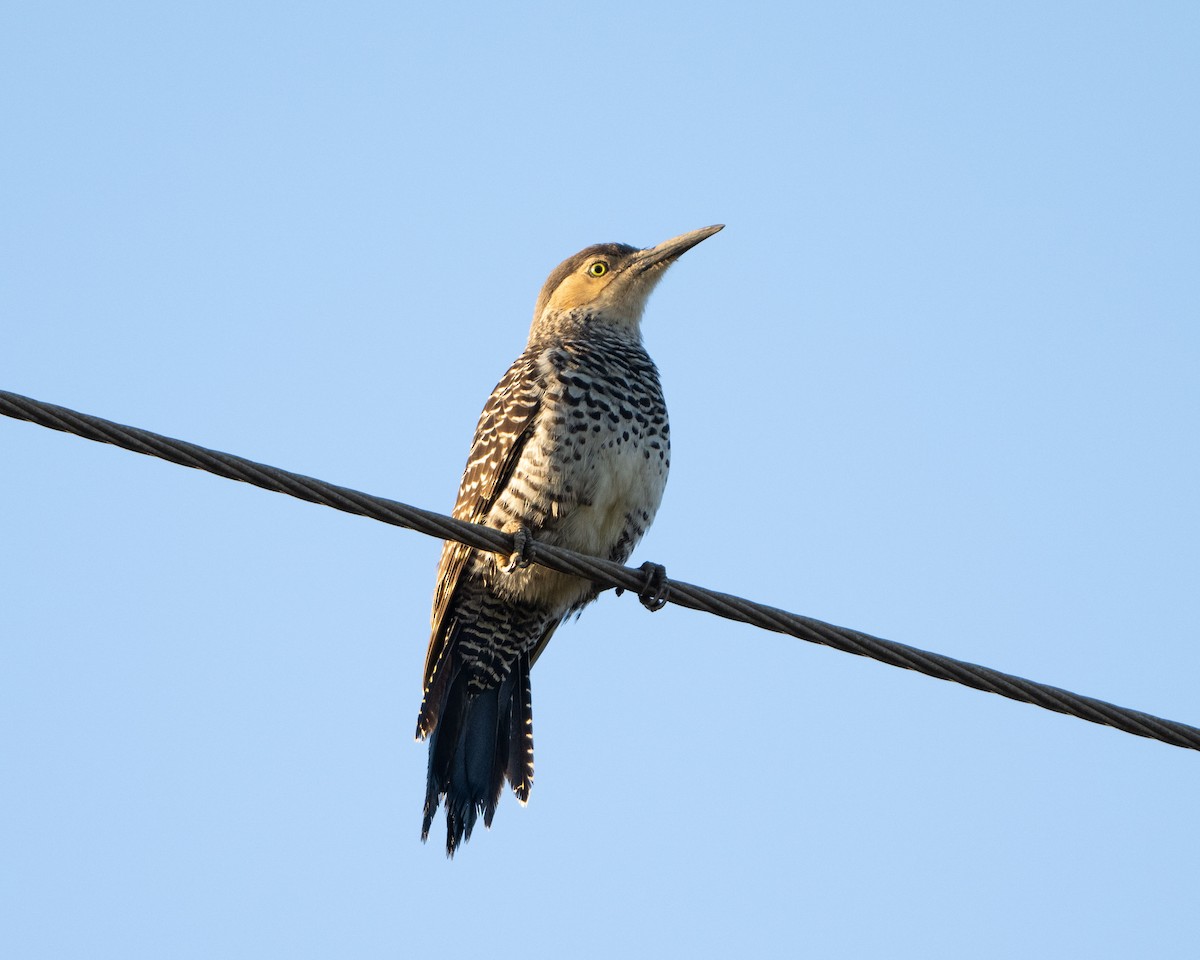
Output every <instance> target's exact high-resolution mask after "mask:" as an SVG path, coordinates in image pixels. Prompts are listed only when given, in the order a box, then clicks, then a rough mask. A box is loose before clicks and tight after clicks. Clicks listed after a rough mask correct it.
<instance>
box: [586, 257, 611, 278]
mask: <svg viewBox="0 0 1200 960" xmlns="http://www.w3.org/2000/svg"><path fill="white" fill-rule="evenodd" d="M606 273H608V264H607V263H605V262H604V261H603V260H597V261H596V262H595V263H593V264H592V265H591V266H590V267H588V276H589V277H602V276H604V275H605V274H606Z"/></svg>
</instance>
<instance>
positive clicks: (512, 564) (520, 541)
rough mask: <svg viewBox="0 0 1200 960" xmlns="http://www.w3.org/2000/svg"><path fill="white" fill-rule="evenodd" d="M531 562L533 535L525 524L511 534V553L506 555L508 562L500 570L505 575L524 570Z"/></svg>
mask: <svg viewBox="0 0 1200 960" xmlns="http://www.w3.org/2000/svg"><path fill="white" fill-rule="evenodd" d="M532 562H533V534H532V533H530V532H529V528H528V527H527V526H525V524H521V526H520V527H518V528H517V530H516V532H514V533H513V552H512V553H510V554H509V555H508V562H507V563H505V564H504V566H503V567H501V568H500V569H501V570H503V571H504V572H505V573H514V572H515V571H517V570H524V569H525V568H526V567H527V566H529V564H530V563H532Z"/></svg>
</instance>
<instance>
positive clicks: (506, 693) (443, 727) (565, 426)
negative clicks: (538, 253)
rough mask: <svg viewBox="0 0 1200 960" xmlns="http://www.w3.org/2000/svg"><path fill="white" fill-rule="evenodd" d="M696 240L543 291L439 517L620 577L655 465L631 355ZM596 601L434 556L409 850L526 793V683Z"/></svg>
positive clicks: (663, 438)
mask: <svg viewBox="0 0 1200 960" xmlns="http://www.w3.org/2000/svg"><path fill="white" fill-rule="evenodd" d="M720 229H721V227H720V226H714V227H705V228H704V229H702V230H695V231H693V232H691V233H685V234H683V235H682V236H678V237H675V238H673V239H671V240H667V241H666V242H664V243H661V244H659V245H658V246H656V247H651V248H649V249H646V250H639V249H637V248H635V247H631V246H628V245H626V244H617V243H605V244H598V245H596V246H592V247H588V248H587V249H585V250H582V251H580V252H579V253H577V254H575V256H573V257H570V258H569V259H567V260H565V261H563V262H562V263H561V264H560V265H559V266H558V267H557V269H555V270H554V272H553V273H551V274H550V277H549V278H548V279H547V280H546V284H545V286H544V287H543V288H542V291H541V294H540V296H539V297H538V301H537V306H536V307H535V308H534V314H533V325H532V327H531V329H530V333H529V342H528V345H527V346H526V348H525V352H524V353H522V354H521V356H519V357H518V358H517V360H516V361H515V362H514V363H513V365H512V366H511V367H510V368H509V370H508V373H506V374H505V375H504V377H503V378H502V379H501V380H500V382H499V383H498V384H497V385H496V389H495V390H494V391H493V392H492V395H491V397H490V398H489V399H488V401H487V403H486V405H485V406H484V408H483V413H482V414H481V416H480V418H479V425H478V427H477V428H476V430H475V440H474V442H473V444H472V446H471V453H470V456H469V457H468V459H467V466H466V470H465V471H464V473H463V478H462V485H461V487H460V488H459V492H458V501H457V503H456V504H455V506H454V516H455V517H458V518H459V519H461V520H470V521H472V522H474V523H483V524H487V525H488V526H491V527H495V528H497V529H500V530H504V531H505V532H508V533H516V532H518V531H523V532H525V533H527V534H528V535H529V536H531V537H533V538H534V539H537V540H542V541H545V542H547V543H552V544H556V545H559V546H563V547H568V548H570V549H572V550H577V551H579V552H582V553H587V554H591V555H592V556H599V557H605V558H607V559H610V560H614V561H617V562H621V563H623V562H624V561H625V560H627V559H628V558H629V554H630V553H631V552H632V550H633V548H634V546H635V545H636V544H637V542H638V541H639V540H640V539H641V537H642V535H643V534H644V533H645V532H646V529H647V528H648V527H649V525H650V522H651V521H652V520H653V519H654V514H655V512H656V511H657V510H658V505H659V501H660V500H661V499H662V493H663V488H664V486H665V484H666V480H667V469H668V467H669V465H670V434H669V428H668V424H667V409H666V405H665V403H664V402H663V396H662V390H661V388H660V386H659V380H658V371H657V370H656V369H655V366H654V363H653V362H652V361H651V359H650V357H649V356H648V355H647V354H646V351H645V349H644V348H643V347H642V336H641V318H642V311H643V309H644V307H645V304H646V300H647V298H648V297H649V295H650V292H651V291H652V290H653V289H654V287H655V285H656V284H657V283H658V281H659V279H660V278H661V277H662V275H663V273H664V271H665V270H666V269H667V267H668V266H670V264H672V263H673V262H674V261H675V260H676V259H678V258H679V257H680V256H681V255H682V254H683V253H684V252H686V251H687V250H689V249H691V248H692V247H694V246H695V245H696V244H698V243H699V242H700V241H702V240H704V239H705V238H707V237H710V236H712V235H713V234H714V233H716V232H717V231H718V230H720ZM597 592H598V591H597V589H596V587H595V586H594V585H593V584H591V583H589V582H587V581H585V580H581V579H579V578H577V577H572V576H569V575H566V574H561V573H557V572H555V571H552V570H548V569H547V568H545V567H541V566H538V565H536V564H527V563H523V562H522V560H521V558H520V557H517V556H514V557H513V558H510V559H509V560H508V562H505V560H504V559H503V558H499V557H496V556H495V555H494V554H490V553H486V552H481V551H478V550H474V549H472V548H470V547H466V546H464V545H462V544H457V543H453V542H447V544H446V545H445V548H444V549H443V551H442V559H441V564H440V566H439V569H438V583H437V589H436V592H435V594H434V599H433V616H432V621H433V624H432V626H433V630H432V636H431V637H430V641H429V652H428V654H427V656H426V660H425V674H424V700H423V702H422V704H421V713H420V717H419V718H418V720H417V737H418V738H419V739H425V738H428V739H429V775H428V783H427V787H426V794H425V818H424V823H423V825H422V830H421V837H422V839H425V838H427V837H428V835H429V828H430V826H431V824H432V821H433V818H434V815H435V814H436V813H437V809H438V806H439V805H443V804H444V807H445V811H446V850H447V853H449V854H451V855H453V853H454V851H455V849H456V848H457V847H458V845H459V844H460V843H461V842H462V841H463V840H465V839H469V838H470V836H471V830H472V828H473V827H474V825H475V821H476V819H477V817H478V815H479V814H480V813H482V814H483V820H484V823H485V824H486V825H488V826H490V825H491V822H492V816H493V815H494V813H495V810H496V804H497V803H498V802H499V799H500V794H501V791H502V789H503V786H504V781H505V780H506V779H507V780H508V782H509V783H510V784H511V785H512V788H513V791H514V792H515V793H516V795H517V798H518V799H519V800H520V801H521V802H522V803H524V802H525V801H526V800H527V799H528V797H529V790H530V787H531V786H532V784H533V719H532V708H531V702H530V686H529V671H530V668H531V667H532V666H533V664H534V661H536V660H537V658H538V655H539V654H540V653H541V652H542V650H543V648H544V647H545V646H546V643H547V642H548V641H549V639H550V637H551V635H552V634H553V633H554V631H555V629H556V628H557V627H558V625H559V624H560V623H561V622H562V621H563V619H564V618H565V617H566V616H568V615H569V614H571V613H574V612H575V611H578V610H580V609H581V608H582V607H583V606H585V605H586V604H587V603H589V602H591V601H592V600H593V599H595V597H596V594H597Z"/></svg>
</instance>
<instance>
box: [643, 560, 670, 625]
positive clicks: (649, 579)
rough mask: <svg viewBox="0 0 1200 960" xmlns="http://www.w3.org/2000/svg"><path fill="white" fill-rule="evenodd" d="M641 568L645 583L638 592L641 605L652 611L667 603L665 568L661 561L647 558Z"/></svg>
mask: <svg viewBox="0 0 1200 960" xmlns="http://www.w3.org/2000/svg"><path fill="white" fill-rule="evenodd" d="M641 570H642V572H643V573H645V574H646V583H645V585H644V586H643V587H642V589H641V592H640V593H639V594H638V599H639V600H640V601H641V602H642V606H643V607H645V608H646V609H647V610H649V611H650V612H651V613H654V612H656V611H658V610H661V609H662V608H663V607H665V606H666V605H667V597H668V595H669V593H670V587H668V586H667V568H666V567H664V566H663V565H662V564H661V563H651V562H650V561H649V560H647V561H646V562H645V563H643V564H642V566H641Z"/></svg>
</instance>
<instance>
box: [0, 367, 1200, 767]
mask: <svg viewBox="0 0 1200 960" xmlns="http://www.w3.org/2000/svg"><path fill="white" fill-rule="evenodd" d="M0 414H4V415H5V416H9V417H13V418H15V419H17V420H28V421H30V422H31V423H36V424H39V425H41V426H43V427H49V428H50V429H51V430H61V431H63V432H64V433H72V434H75V435H76V436H80V437H84V438H86V439H88V440H96V441H98V442H100V443H111V444H113V445H114V446H118V447H122V448H124V449H126V450H132V451H133V452H134V453H143V454H146V455H147V456H152V457H158V458H160V459H163V460H169V461H170V462H172V463H178V464H180V465H182V466H185V467H193V468H195V469H197V470H204V471H206V472H208V473H213V474H216V475H217V476H219V477H225V478H227V479H229V480H240V481H242V482H243V483H250V484H253V485H254V486H257V487H262V488H263V489H264V490H273V491H275V492H276V493H286V494H288V495H289V496H293V497H298V498H299V499H301V500H308V501H309V502H311V503H320V504H324V505H325V506H328V507H333V508H334V509H335V510H342V511H345V512H346V513H353V514H357V515H359V516H363V517H370V518H371V519H373V520H380V521H382V522H384V523H390V524H393V525H395V526H398V527H407V528H408V529H410V530H417V531H419V532H421V533H425V534H428V535H429V536H431V537H437V538H439V539H442V540H457V541H458V542H460V543H465V544H467V545H468V546H472V547H475V548H477V549H480V550H490V551H493V552H495V553H500V554H504V555H508V554H510V553H511V552H512V551H513V537H512V536H511V535H510V534H506V533H501V532H500V531H498V530H493V529H492V528H490V527H485V526H480V525H478V524H474V523H466V522H464V521H462V520H456V519H454V518H453V517H447V516H444V515H443V514H440V513H434V512H433V511H431V510H422V509H420V508H419V507H413V506H409V505H408V504H406V503H400V502H398V501H396V500H388V499H385V498H383V497H376V496H372V495H370V494H367V493H362V492H361V491H358V490H352V489H350V488H349V487H340V486H337V485H335V484H331V483H325V482H324V481H322V480H316V479H314V478H312V477H306V476H303V475H302V474H298V473H292V472H290V471H288V470H281V469H279V468H278V467H271V466H267V465H266V464H262V463H255V462H254V461H253V460H247V459H245V458H243V457H238V456H234V455H233V454H229V453H221V452H220V451H217V450H209V449H207V448H205V447H201V446H197V445H196V444H194V443H188V442H186V441H184V440H173V439H171V438H170V437H164V436H162V435H160V434H157V433H151V432H150V431H148V430H141V429H139V428H137V427H128V426H123V425H121V424H119V423H113V422H111V421H109V420H103V419H101V418H100V417H93V416H90V415H89V414H86V413H78V412H76V411H74V410H68V409H67V408H65V407H59V406H55V405H54V404H49V403H42V402H41V401H38V400H32V399H30V398H29V397H23V396H21V395H19V394H15V393H9V392H8V391H3V390H0ZM528 556H529V557H530V558H531V559H532V560H533V561H534V562H535V563H540V564H541V565H542V566H545V567H549V568H551V569H552V570H558V571H561V572H563V573H571V574H575V575H576V576H579V577H583V578H585V579H588V580H592V581H594V582H595V583H597V584H600V585H601V586H603V587H620V588H622V589H625V590H631V591H633V592H634V593H638V592H639V591H641V590H642V589H643V587H644V586H645V584H646V573H645V571H643V570H638V569H634V568H631V567H625V566H622V565H621V564H618V563H612V562H610V561H607V560H601V559H599V558H597V557H589V556H585V555H583V554H579V553H575V552H573V551H570V550H564V549H562V548H561V547H555V546H551V545H550V544H545V543H539V542H537V541H533V542H532V543H531V544H530V545H529V550H528ZM664 586H665V591H666V595H667V597H668V599H669V601H670V602H671V603H674V604H677V605H679V606H682V607H689V608H691V609H692V610H700V611H703V612H705V613H711V614H715V615H716V616H719V617H724V618H726V619H728V620H738V621H741V622H743V623H748V624H751V625H752V626H756V627H760V628H762V629H764V630H771V631H774V632H776V633H783V634H787V635H788V636H792V637H796V638H798V639H800V640H807V641H809V642H810V643H819V644H822V645H824V646H827V647H833V648H834V649H835V650H842V651H844V652H845V653H853V654H857V655H858V656H862V657H870V658H871V659H873V660H879V661H880V662H882V663H887V664H890V665H891V666H894V667H902V668H904V669H905V670H915V671H916V672H918V673H923V674H925V675H926V676H929V677H935V678H937V679H939V680H950V681H953V682H954V683H960V684H963V685H964V686H968V687H974V688H975V689H976V690H984V691H986V692H988V693H996V694H999V695H1000V696H1002V697H1007V698H1009V699H1010V700H1019V701H1021V702H1023V703H1031V704H1033V705H1035V706H1038V707H1043V708H1044V709H1046V710H1053V711H1055V712H1056V713H1065V714H1068V715H1069V716H1073V717H1079V718H1080V719H1083V720H1089V721H1091V722H1092V723H1099V724H1104V725H1106V726H1110V727H1115V728H1116V729H1118V730H1122V731H1124V732H1125V733H1132V734H1134V735H1135V736H1139V737H1149V738H1151V739H1153V740H1161V741H1162V742H1163V743H1169V744H1172V745H1173V746H1177V747H1185V748H1187V749H1191V750H1200V729H1197V728H1196V727H1193V726H1189V725H1188V724H1185V723H1179V722H1177V721H1174V720H1165V719H1163V718H1161V717H1155V716H1152V715H1150V714H1147V713H1142V712H1140V711H1138V710H1130V709H1128V708H1126V707H1119V706H1117V705H1115V704H1112V703H1107V702H1105V701H1103V700H1097V699H1095V698H1094V697H1085V696H1082V695H1080V694H1077V693H1071V692H1070V691H1068V690H1062V689H1060V688H1058V687H1052V686H1049V685H1047V684H1044V683H1037V682H1035V681H1033V680H1026V679H1024V678H1022V677H1017V676H1013V675H1012V674H1008V673H1002V672H1001V671H999V670H992V669H991V668H989V667H982V666H979V665H978V664H974V663H967V662H966V661H963V660H956V659H954V658H953V657H947V656H943V655H942V654H938V653H930V652H929V651H926V650H920V649H918V648H916V647H910V646H907V645H906V644H903V643H896V642H894V641H892V640H883V639H881V638H879V637H873V636H871V635H869V634H865V633H859V632H858V631H857V630H849V629H846V628H845V627H836V626H834V625H832V624H829V623H825V622H823V621H821V620H814V619H812V618H811V617H804V616H800V615H799V614H795V613H789V612H787V611H786V610H780V609H778V608H776V607H769V606H767V605H765V604H761V603H756V602H754V601H752V600H747V599H745V598H743V597H737V596H733V595H731V594H727V593H719V592H717V591H715V590H708V589H706V588H704V587H698V586H696V585H695V584H691V583H685V582H683V581H681V580H667V581H666V582H665V584H664Z"/></svg>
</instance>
